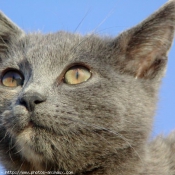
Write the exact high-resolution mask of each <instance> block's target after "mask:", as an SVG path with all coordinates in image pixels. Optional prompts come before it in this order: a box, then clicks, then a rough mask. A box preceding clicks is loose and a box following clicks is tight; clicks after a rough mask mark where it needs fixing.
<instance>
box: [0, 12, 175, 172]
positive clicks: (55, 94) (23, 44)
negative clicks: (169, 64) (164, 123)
mask: <svg viewBox="0 0 175 175" xmlns="http://www.w3.org/2000/svg"><path fill="white" fill-rule="evenodd" d="M163 10H164V9H163ZM163 10H162V11H163ZM162 11H160V12H159V15H157V16H156V15H155V16H153V17H152V19H149V20H148V21H147V22H144V23H143V24H141V25H139V26H137V27H135V28H133V29H131V30H129V31H127V32H124V33H123V34H122V35H120V36H119V37H117V38H115V39H111V38H100V37H98V36H95V35H89V36H80V35H75V34H69V33H66V32H58V33H55V34H48V35H42V34H39V33H38V34H24V33H23V32H22V31H21V30H20V29H18V28H16V27H15V26H14V28H13V29H9V28H8V27H6V26H4V28H3V29H4V33H3V31H2V32H0V35H1V37H2V39H1V41H0V42H1V44H0V48H1V50H0V51H1V62H0V78H1V83H0V123H1V125H0V126H1V135H0V139H2V141H1V149H3V150H6V151H7V152H8V153H9V154H11V156H12V159H13V157H14V158H15V159H19V160H20V159H21V157H22V158H23V159H24V160H25V161H27V162H30V163H32V164H33V166H34V167H35V166H36V165H37V168H38V167H39V168H40V169H44V168H45V167H46V165H47V166H48V169H63V170H73V171H74V172H81V171H83V169H86V170H91V169H95V168H100V166H101V167H102V166H104V165H105V163H104V159H110V160H111V155H113V158H114V159H115V161H116V162H121V161H122V160H123V159H124V157H123V156H124V155H125V156H126V155H127V156H126V157H127V158H128V161H129V160H130V159H132V157H133V156H134V155H135V157H136V159H139V156H138V155H139V152H140V151H142V149H143V148H142V145H143V144H144V143H145V141H146V139H147V137H148V136H149V133H150V130H151V125H152V117H153V115H154V110H155V103H156V99H157V89H158V85H159V83H160V77H162V75H163V73H164V69H165V65H166V56H167V50H168V49H169V47H170V46H171V43H169V42H167V39H169V40H170V39H171V41H172V38H173V31H174V26H173V25H172V24H170V23H165V22H164V21H165V20H163V19H162V18H161V13H163V12H162ZM172 14H174V13H172ZM172 14H171V11H169V15H167V21H168V20H169V19H170V18H173V19H174V16H173V15H172ZM0 19H1V21H5V20H7V19H6V18H5V17H4V16H2V14H1V18H0ZM157 19H159V23H160V25H161V26H163V25H164V29H163V31H162V30H158V24H157ZM154 20H155V24H154ZM149 21H150V22H149ZM6 23H7V24H8V23H9V25H13V24H11V23H10V22H6ZM153 28H156V29H157V30H152V29H153ZM8 30H9V31H8ZM14 31H15V32H14ZM8 32H9V33H8ZM165 32H166V33H167V35H164V34H165ZM6 33H8V36H6V35H5V34H6ZM160 35H161V40H157V38H158V37H160ZM4 36H5V37H4ZM145 36H147V38H146V37H145ZM153 36H154V37H155V38H153ZM4 43H5V45H3V44H4ZM24 160H23V161H24ZM21 162H22V161H21Z"/></svg>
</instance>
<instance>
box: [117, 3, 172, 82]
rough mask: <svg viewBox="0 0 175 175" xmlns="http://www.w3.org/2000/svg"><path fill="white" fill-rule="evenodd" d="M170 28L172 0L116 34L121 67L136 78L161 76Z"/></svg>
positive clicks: (168, 47)
mask: <svg viewBox="0 0 175 175" xmlns="http://www.w3.org/2000/svg"><path fill="white" fill-rule="evenodd" d="M174 32H175V0H171V1H169V2H168V3H167V4H165V5H164V6H163V7H162V8H160V9H159V10H158V11H157V12H155V13H154V14H153V15H151V16H150V17H149V18H147V19H146V20H144V21H143V22H142V23H140V24H139V25H137V26H136V27H133V28H131V29H130V30H127V31H126V32H123V33H122V34H121V35H120V36H119V37H118V38H117V43H118V44H119V45H118V44H117V45H118V48H120V50H121V52H123V53H124V54H125V60H120V65H121V70H122V71H125V72H128V73H130V74H133V75H134V76H135V77H136V78H145V79H152V78H154V77H157V76H159V77H160V76H163V75H162V74H163V72H164V71H165V67H166V66H165V65H166V62H167V54H168V51H169V49H170V47H171V45H172V42H173V38H174Z"/></svg>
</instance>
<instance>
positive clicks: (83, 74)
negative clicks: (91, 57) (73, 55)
mask: <svg viewBox="0 0 175 175" xmlns="http://www.w3.org/2000/svg"><path fill="white" fill-rule="evenodd" d="M90 77H91V72H90V70H89V69H87V68H86V67H84V66H73V67H71V68H70V69H69V70H68V71H67V72H66V74H65V76H64V82H65V83H67V84H79V83H83V82H85V81H87V80H88V79H89V78H90Z"/></svg>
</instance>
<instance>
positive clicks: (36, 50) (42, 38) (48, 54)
mask: <svg viewBox="0 0 175 175" xmlns="http://www.w3.org/2000/svg"><path fill="white" fill-rule="evenodd" d="M104 43H105V42H104V41H102V39H101V38H100V37H97V36H94V35H86V36H81V35H79V34H71V33H67V32H57V33H52V34H46V35H43V34H39V33H38V34H28V35H26V36H25V37H24V38H22V39H21V41H20V48H21V49H20V50H21V52H17V54H21V55H20V57H21V56H22V57H23V59H26V60H27V61H28V62H29V63H30V64H32V65H35V66H36V65H38V64H39V65H40V66H41V65H44V64H46V65H47V66H49V65H52V64H54V65H55V64H59V65H61V64H67V63H71V62H76V61H80V62H81V61H87V60H89V57H88V56H87V55H90V54H94V55H95V54H97V52H96V51H97V50H99V49H98V48H101V49H102V47H103V46H102V45H104ZM20 59H21V58H20Z"/></svg>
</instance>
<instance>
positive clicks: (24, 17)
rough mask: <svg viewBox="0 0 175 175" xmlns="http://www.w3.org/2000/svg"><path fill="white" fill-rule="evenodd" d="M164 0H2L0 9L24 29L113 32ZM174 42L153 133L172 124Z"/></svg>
mask: <svg viewBox="0 0 175 175" xmlns="http://www.w3.org/2000/svg"><path fill="white" fill-rule="evenodd" d="M165 2H167V1H166V0H157V1H153V0H146V1H142V0H132V1H131V0H125V1H123V0H99V1H98V0H96V1H95V0H47V1H46V0H36V1H31V0H25V1H24V0H15V1H11V0H4V1H0V10H1V11H3V12H4V13H5V14H6V15H7V16H8V17H9V18H10V19H11V20H12V21H14V22H15V23H16V24H17V25H18V26H20V27H21V28H22V29H23V30H25V31H27V32H33V31H42V32H43V33H48V32H56V31H58V30H66V31H70V32H75V31H76V32H79V33H82V34H86V33H91V32H93V31H95V32H97V33H99V34H101V35H112V36H116V35H117V34H119V33H121V32H122V31H123V30H126V29H128V28H130V27H132V26H134V25H136V24H137V23H139V22H141V21H142V20H143V19H145V18H146V17H147V16H149V15H150V14H151V13H153V12H154V11H155V10H157V9H158V8H159V7H160V6H161V5H163V4H164V3H165ZM174 89H175V44H174V46H173V47H172V49H171V51H170V54H169V63H168V70H167V74H166V76H165V78H164V80H163V84H162V87H161V90H160V98H159V103H158V110H157V113H156V117H155V125H154V126H155V127H154V129H153V135H157V134H158V133H165V134H168V133H169V132H170V131H172V130H173V129H174V128H175V90H174Z"/></svg>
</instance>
